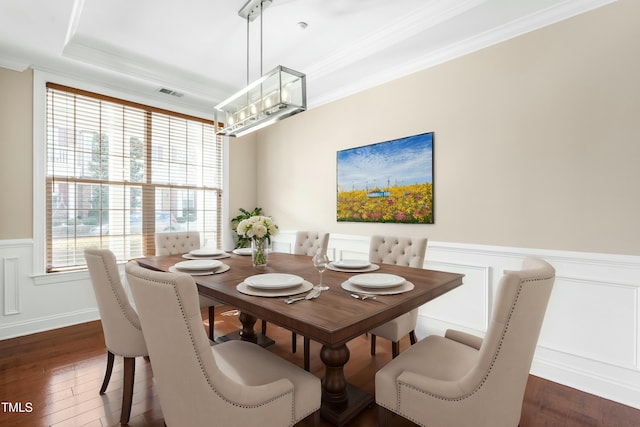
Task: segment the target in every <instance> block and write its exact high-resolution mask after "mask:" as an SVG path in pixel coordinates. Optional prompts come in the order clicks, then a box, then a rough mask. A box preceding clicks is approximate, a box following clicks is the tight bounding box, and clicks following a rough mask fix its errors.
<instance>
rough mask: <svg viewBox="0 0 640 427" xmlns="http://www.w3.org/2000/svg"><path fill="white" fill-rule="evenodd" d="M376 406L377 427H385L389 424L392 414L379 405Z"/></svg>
mask: <svg viewBox="0 0 640 427" xmlns="http://www.w3.org/2000/svg"><path fill="white" fill-rule="evenodd" d="M377 406H378V426H379V427H387V426H388V425H389V423H391V416H392V415H393V412H391V411H390V410H388V409H387V408H383V407H382V406H380V405H377Z"/></svg>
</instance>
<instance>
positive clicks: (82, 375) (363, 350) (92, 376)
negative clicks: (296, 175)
mask: <svg viewBox="0 0 640 427" xmlns="http://www.w3.org/2000/svg"><path fill="white" fill-rule="evenodd" d="M216 313H217V315H216V323H215V331H216V336H218V335H223V334H225V333H228V332H232V331H234V330H235V329H237V328H238V327H239V326H240V322H239V321H238V318H237V316H235V315H233V311H225V310H224V309H220V308H218V309H217V310H216ZM204 318H206V315H205V316H204ZM268 335H269V336H271V337H272V338H274V339H275V340H276V345H275V346H273V347H272V348H271V351H273V352H274V353H276V354H278V355H280V356H282V357H284V358H286V359H288V360H290V361H291V362H293V363H295V364H297V365H298V366H302V353H303V352H302V341H303V340H302V339H300V340H298V351H297V352H296V353H295V354H292V353H291V334H290V332H289V331H287V330H284V329H281V328H278V327H276V326H274V325H272V324H269V330H268ZM408 346H409V340H408V338H406V339H405V340H403V342H402V343H401V350H404V349H406V348H407V347H408ZM319 349H320V346H319V344H317V343H315V342H312V343H311V354H312V358H311V371H312V372H313V373H314V374H316V375H318V376H321V375H322V371H323V367H322V362H321V361H320V360H319V358H318V357H317V354H318V351H319ZM349 349H350V351H351V359H350V361H349V363H348V364H347V366H346V367H345V374H346V376H347V378H348V380H349V381H350V382H351V383H353V384H355V385H357V386H359V387H360V388H362V389H364V390H366V391H367V392H369V393H371V394H373V393H374V374H375V372H376V371H377V370H378V369H379V368H380V367H382V366H383V365H384V364H385V363H386V362H387V361H389V360H390V358H391V345H390V344H389V342H387V341H385V340H382V339H380V340H378V347H377V354H376V356H375V357H371V356H370V355H369V340H368V337H365V336H362V337H360V338H358V339H356V340H353V341H352V342H350V343H349ZM314 356H315V357H314ZM106 360H107V357H106V350H105V347H104V340H103V336H102V328H101V326H100V322H90V323H86V324H83V325H76V326H72V327H68V328H63V329H58V330H54V331H48V332H43V333H39V334H34V335H30V336H26V337H19V338H13V339H8V340H4V341H0V400H1V401H2V402H3V403H2V408H0V426H3V427H9V426H20V427H22V426H29V427H42V426H55V427H63V426H65V427H66V426H88V427H104V426H114V425H118V424H119V418H120V405H121V400H122V367H123V363H122V358H121V357H116V363H115V366H114V370H113V375H112V376H111V382H110V383H109V387H108V388H107V392H106V394H105V395H102V396H101V395H100V394H99V393H98V392H99V389H100V385H101V383H102V379H103V375H104V369H105V366H106ZM129 425H130V426H135V427H142V426H153V427H163V426H164V422H163V419H162V410H161V409H160V403H159V399H158V395H157V391H156V389H155V387H154V385H153V381H152V373H151V366H150V364H149V362H147V361H146V360H144V359H143V358H138V359H137V360H136V380H135V386H134V396H133V407H132V410H131V420H130V422H129ZM349 425H350V426H353V427H369V426H375V425H376V410H375V405H374V406H373V407H371V408H369V409H367V410H366V411H364V412H363V413H362V414H361V415H360V416H359V417H358V418H356V419H355V420H353V421H352V422H351V423H350V424H349ZM393 425H394V426H396V427H403V426H413V425H414V424H412V423H410V422H408V421H406V420H403V419H401V418H399V417H396V418H395V419H394V424H393ZM638 425H640V410H637V409H633V408H630V407H628V406H624V405H621V404H618V403H615V402H612V401H608V400H605V399H601V398H598V397H596V396H593V395H590V394H586V393H582V392H580V391H577V390H574V389H571V388H569V387H565V386H562V385H558V384H555V383H552V382H550V381H546V380H543V379H541V378H538V377H534V376H530V377H529V382H528V384H527V391H526V395H525V401H524V405H523V411H522V419H521V422H520V426H521V427H537V426H568V427H574V426H575V427H577V426H607V427H609V426H611V427H626V426H628V427H631V426H638ZM325 426H329V424H328V423H326V422H324V421H323V422H322V427H325Z"/></svg>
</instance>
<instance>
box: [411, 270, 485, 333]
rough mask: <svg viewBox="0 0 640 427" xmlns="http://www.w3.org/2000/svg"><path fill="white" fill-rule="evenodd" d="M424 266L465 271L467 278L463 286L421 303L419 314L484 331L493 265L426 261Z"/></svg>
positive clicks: (476, 330) (467, 329)
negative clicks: (423, 303)
mask: <svg viewBox="0 0 640 427" xmlns="http://www.w3.org/2000/svg"><path fill="white" fill-rule="evenodd" d="M425 268H428V269H430V270H440V271H449V272H453V273H462V274H464V279H463V285H462V286H460V287H458V288H456V289H454V290H453V291H451V292H447V293H446V294H444V295H442V296H440V297H438V298H436V299H435V300H433V301H430V302H428V303H427V304H425V305H424V306H423V307H421V309H420V314H421V315H422V316H423V317H424V318H425V319H433V320H437V321H438V322H442V323H448V324H455V325H457V326H458V329H464V330H465V331H467V332H471V333H475V334H483V333H484V331H486V330H487V326H488V325H489V308H490V307H491V301H492V300H493V298H492V294H493V292H492V290H491V282H490V277H491V274H490V273H491V267H490V266H476V265H469V264H461V263H444V262H428V261H427V262H426V263H425ZM452 307H455V309H454V310H452V309H451V308H452Z"/></svg>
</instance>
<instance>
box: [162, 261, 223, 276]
mask: <svg viewBox="0 0 640 427" xmlns="http://www.w3.org/2000/svg"><path fill="white" fill-rule="evenodd" d="M230 268H231V267H230V266H229V265H227V264H225V263H223V262H222V261H219V260H217V259H193V260H189V261H181V262H178V263H176V264H175V265H172V266H171V267H169V271H170V272H171V273H187V274H190V275H192V276H209V275H211V274H219V273H224V272H225V271H228V270H229V269H230Z"/></svg>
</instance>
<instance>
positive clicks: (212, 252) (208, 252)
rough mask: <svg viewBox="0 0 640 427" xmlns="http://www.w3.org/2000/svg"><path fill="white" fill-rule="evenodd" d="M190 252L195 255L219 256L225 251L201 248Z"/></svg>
mask: <svg viewBox="0 0 640 427" xmlns="http://www.w3.org/2000/svg"><path fill="white" fill-rule="evenodd" d="M189 254H190V255H193V256H217V255H222V254H224V251H223V250H222V249H216V248H200V249H194V250H192V251H189Z"/></svg>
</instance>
